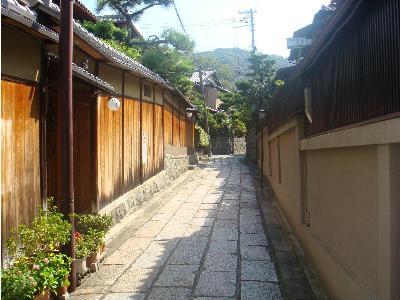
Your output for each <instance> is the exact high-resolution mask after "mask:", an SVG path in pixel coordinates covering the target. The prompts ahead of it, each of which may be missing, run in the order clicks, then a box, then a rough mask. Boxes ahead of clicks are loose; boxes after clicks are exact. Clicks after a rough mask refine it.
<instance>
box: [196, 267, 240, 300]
mask: <svg viewBox="0 0 400 300" xmlns="http://www.w3.org/2000/svg"><path fill="white" fill-rule="evenodd" d="M235 290H236V272H208V271H205V272H202V273H201V275H200V279H199V283H198V285H197V288H196V290H195V295H196V296H209V297H233V296H235Z"/></svg>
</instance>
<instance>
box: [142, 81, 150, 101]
mask: <svg viewBox="0 0 400 300" xmlns="http://www.w3.org/2000/svg"><path fill="white" fill-rule="evenodd" d="M143 96H145V97H149V98H151V87H150V86H149V85H147V84H143Z"/></svg>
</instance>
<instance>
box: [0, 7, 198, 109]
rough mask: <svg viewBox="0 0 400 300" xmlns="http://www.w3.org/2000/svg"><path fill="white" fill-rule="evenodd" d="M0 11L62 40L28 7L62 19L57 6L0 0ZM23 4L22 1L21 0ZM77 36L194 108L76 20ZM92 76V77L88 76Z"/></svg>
mask: <svg viewBox="0 0 400 300" xmlns="http://www.w3.org/2000/svg"><path fill="white" fill-rule="evenodd" d="M1 1H2V4H1V6H2V7H1V12H2V14H3V15H6V16H8V17H11V18H13V19H16V20H17V21H18V22H20V23H22V24H24V25H26V26H28V27H30V28H33V29H35V30H37V31H39V32H41V33H42V34H44V35H46V36H48V37H50V38H51V39H52V40H54V41H55V42H58V41H59V35H58V33H57V32H55V31H53V30H51V29H49V28H47V27H46V26H43V25H41V24H39V23H37V22H36V17H37V14H36V13H35V12H34V11H33V10H32V9H30V8H29V7H27V6H36V5H37V4H39V5H38V7H39V8H41V9H43V10H44V11H46V12H47V13H51V15H52V16H53V17H56V18H58V19H59V18H60V8H59V7H58V5H56V4H55V3H52V2H51V1H42V0H23V1H24V3H26V4H27V6H24V5H21V4H20V3H19V2H18V1H17V0H1ZM21 1H22V0H21ZM73 26H74V33H75V34H77V35H78V36H79V37H80V38H81V39H83V40H84V41H86V42H87V43H88V44H89V45H91V46H92V47H93V48H95V49H96V50H97V51H99V52H100V53H101V54H102V55H104V56H105V57H107V58H108V59H109V60H110V61H111V62H112V63H115V64H117V65H119V66H120V67H121V68H123V69H125V70H129V71H132V72H133V73H136V74H138V75H141V76H143V77H146V78H147V79H150V80H152V81H154V82H156V83H158V84H160V85H163V86H164V87H166V88H168V89H170V90H172V91H175V92H177V93H178V94H180V95H181V96H182V97H183V99H184V100H185V101H186V102H187V103H188V104H189V106H192V104H191V103H190V102H189V101H188V100H187V99H186V98H185V97H184V96H183V94H182V93H181V92H180V91H179V90H177V89H176V88H175V87H173V86H172V85H171V84H170V83H169V82H168V81H167V80H164V79H163V78H162V77H160V76H159V75H158V74H156V73H154V72H153V71H151V70H150V69H148V68H146V67H145V66H143V65H142V64H140V63H139V62H137V61H135V60H133V59H132V58H130V57H128V56H126V55H125V54H123V53H122V52H120V51H118V50H116V49H114V48H113V47H111V46H110V45H108V44H106V43H105V42H103V41H102V40H101V39H99V38H97V37H96V36H94V35H93V34H92V33H91V32H89V31H87V30H86V29H85V28H83V26H82V25H81V24H80V23H78V22H76V21H75V20H74V23H73ZM74 71H75V72H76V73H77V74H80V75H81V76H83V77H85V78H86V79H90V80H91V81H92V82H96V83H97V84H98V85H99V86H103V87H105V88H107V89H108V90H110V91H114V88H113V87H112V86H111V85H109V84H108V83H106V82H104V81H102V80H101V79H100V78H98V77H96V76H94V75H93V74H90V73H89V72H87V71H86V70H84V69H82V68H79V67H78V66H75V67H74ZM86 73H87V74H86ZM88 74H90V76H89V75H88Z"/></svg>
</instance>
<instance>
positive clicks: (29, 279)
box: [1, 267, 37, 300]
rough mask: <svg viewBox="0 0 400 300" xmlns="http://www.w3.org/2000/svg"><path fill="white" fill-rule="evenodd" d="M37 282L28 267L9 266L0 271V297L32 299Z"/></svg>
mask: <svg viewBox="0 0 400 300" xmlns="http://www.w3.org/2000/svg"><path fill="white" fill-rule="evenodd" d="M36 291H37V282H36V280H35V279H34V277H33V276H32V272H31V271H30V270H29V269H28V268H26V267H25V268H16V267H13V268H10V269H5V270H2V272H1V298H2V299H4V300H15V299H21V300H25V299H33V297H34V295H35V293H36Z"/></svg>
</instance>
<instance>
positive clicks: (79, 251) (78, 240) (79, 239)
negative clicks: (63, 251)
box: [75, 232, 90, 258]
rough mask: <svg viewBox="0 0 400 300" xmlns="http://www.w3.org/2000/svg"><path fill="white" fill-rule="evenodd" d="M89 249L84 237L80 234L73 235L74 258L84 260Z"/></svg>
mask: <svg viewBox="0 0 400 300" xmlns="http://www.w3.org/2000/svg"><path fill="white" fill-rule="evenodd" d="M89 254H90V249H89V246H88V243H87V239H86V236H85V235H83V234H80V233H79V232H76V233H75V257H76V258H85V257H87V256H89Z"/></svg>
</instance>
